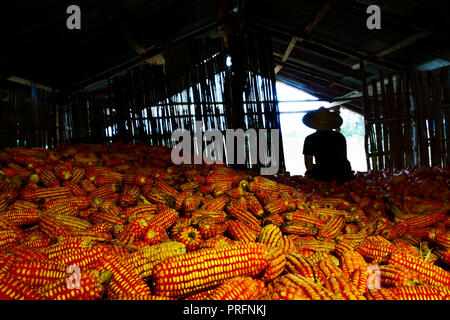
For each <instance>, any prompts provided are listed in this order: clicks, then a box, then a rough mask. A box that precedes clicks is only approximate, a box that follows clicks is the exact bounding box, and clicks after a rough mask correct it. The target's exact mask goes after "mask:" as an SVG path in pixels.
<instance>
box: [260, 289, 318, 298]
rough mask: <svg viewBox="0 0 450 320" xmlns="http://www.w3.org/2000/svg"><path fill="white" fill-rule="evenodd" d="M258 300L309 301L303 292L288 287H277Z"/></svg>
mask: <svg viewBox="0 0 450 320" xmlns="http://www.w3.org/2000/svg"><path fill="white" fill-rule="evenodd" d="M260 300H310V298H308V296H307V295H306V294H305V292H304V291H303V290H302V289H301V288H298V287H292V286H290V285H277V286H275V287H274V288H271V289H269V290H268V291H267V292H266V293H265V294H264V295H263V296H262V297H261V298H260Z"/></svg>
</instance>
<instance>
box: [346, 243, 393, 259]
mask: <svg viewBox="0 0 450 320" xmlns="http://www.w3.org/2000/svg"><path fill="white" fill-rule="evenodd" d="M355 250H356V252H358V253H360V254H361V255H362V256H363V257H365V258H368V259H372V260H375V261H376V262H381V261H386V260H387V259H389V255H390V254H391V253H393V252H394V251H395V247H394V246H393V245H392V244H390V243H385V242H381V241H373V240H367V241H364V242H363V243H362V244H360V245H359V246H358V247H356V249H355Z"/></svg>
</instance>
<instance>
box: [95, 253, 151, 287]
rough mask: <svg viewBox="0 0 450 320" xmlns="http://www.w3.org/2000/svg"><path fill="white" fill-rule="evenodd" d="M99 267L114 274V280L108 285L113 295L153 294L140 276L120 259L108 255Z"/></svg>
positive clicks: (102, 259)
mask: <svg viewBox="0 0 450 320" xmlns="http://www.w3.org/2000/svg"><path fill="white" fill-rule="evenodd" d="M98 265H99V268H100V269H102V270H108V271H110V272H112V274H113V278H112V280H111V281H110V282H109V284H108V290H110V291H111V292H112V293H114V294H120V293H122V292H125V293H136V294H143V295H146V294H148V295H150V294H151V292H150V288H149V287H148V286H147V285H146V284H145V282H144V281H143V280H142V279H141V278H140V277H139V275H138V274H137V273H136V272H135V271H134V270H133V269H132V268H131V266H129V265H128V264H126V263H125V262H124V261H123V260H122V259H120V258H119V257H117V256H114V255H110V254H106V255H104V256H103V257H102V258H101V259H100V261H99V264H98Z"/></svg>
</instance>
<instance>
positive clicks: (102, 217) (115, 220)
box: [89, 211, 125, 225]
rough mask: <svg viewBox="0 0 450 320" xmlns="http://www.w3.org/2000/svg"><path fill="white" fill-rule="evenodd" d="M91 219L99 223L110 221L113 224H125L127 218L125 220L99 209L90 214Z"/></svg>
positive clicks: (92, 221) (94, 222)
mask: <svg viewBox="0 0 450 320" xmlns="http://www.w3.org/2000/svg"><path fill="white" fill-rule="evenodd" d="M89 221H90V222H91V223H93V224H97V223H103V222H106V223H110V224H112V225H117V224H119V225H123V224H125V220H123V219H122V218H120V217H118V216H115V215H111V214H108V213H105V212H101V211H97V212H94V213H93V214H91V215H90V216H89Z"/></svg>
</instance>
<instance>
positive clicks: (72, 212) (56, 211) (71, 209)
mask: <svg viewBox="0 0 450 320" xmlns="http://www.w3.org/2000/svg"><path fill="white" fill-rule="evenodd" d="M79 212H80V209H79V208H78V206H76V205H75V204H73V203H70V202H65V203H64V202H63V203H56V204H54V205H49V206H47V210H46V213H48V214H51V215H66V216H72V217H76V216H78V213H79Z"/></svg>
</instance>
